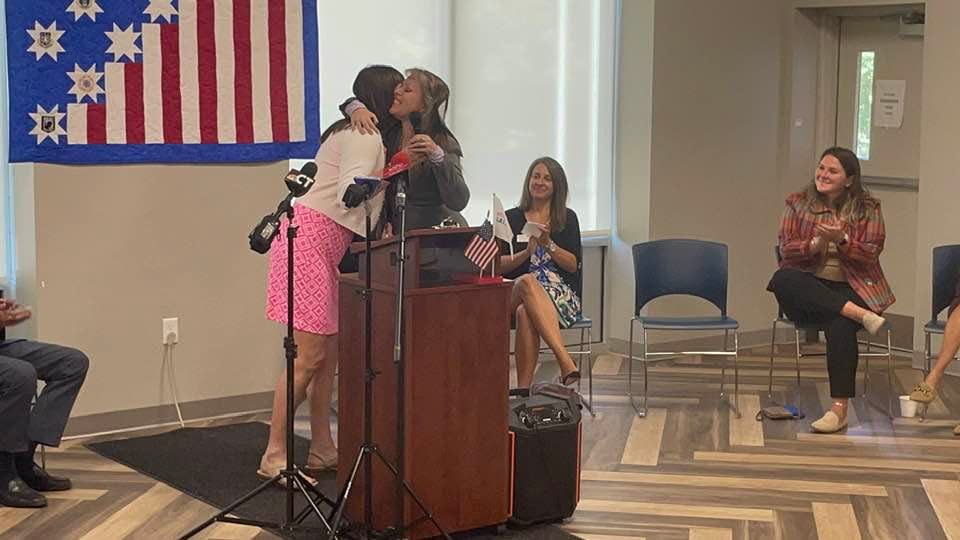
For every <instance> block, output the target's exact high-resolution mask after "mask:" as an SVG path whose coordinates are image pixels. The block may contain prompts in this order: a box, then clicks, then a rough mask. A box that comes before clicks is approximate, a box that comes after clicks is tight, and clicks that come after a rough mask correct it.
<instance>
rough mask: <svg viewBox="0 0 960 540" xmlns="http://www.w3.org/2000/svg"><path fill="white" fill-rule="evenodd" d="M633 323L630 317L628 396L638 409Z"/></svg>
mask: <svg viewBox="0 0 960 540" xmlns="http://www.w3.org/2000/svg"><path fill="white" fill-rule="evenodd" d="M633 323H634V319H630V339H629V340H628V341H627V396H629V397H630V404H631V405H633V408H634V409H636V408H637V405H636V403H634V401H633Z"/></svg>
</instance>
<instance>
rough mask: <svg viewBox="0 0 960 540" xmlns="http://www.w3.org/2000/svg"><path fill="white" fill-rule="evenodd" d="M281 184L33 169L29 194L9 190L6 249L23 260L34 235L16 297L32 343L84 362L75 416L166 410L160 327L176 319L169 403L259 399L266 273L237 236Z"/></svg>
mask: <svg viewBox="0 0 960 540" xmlns="http://www.w3.org/2000/svg"><path fill="white" fill-rule="evenodd" d="M285 171H286V163H272V164H266V165H238V166H196V165H189V166H188V165H182V166H169V165H166V166H164V165H155V166H111V167H107V166H82V167H81V166H53V165H36V166H34V167H33V179H32V186H31V185H30V183H29V182H26V181H24V182H22V184H21V183H20V181H21V178H18V179H17V181H18V185H19V190H18V198H20V200H21V203H23V202H29V198H30V197H31V196H32V198H33V199H34V200H33V205H32V206H27V207H26V214H27V215H25V216H20V217H21V220H20V221H21V222H20V223H19V226H20V229H18V242H19V243H20V244H21V245H22V246H24V247H23V249H24V250H26V251H27V252H29V249H30V246H28V245H26V244H28V242H27V240H28V239H29V236H30V235H31V233H32V232H33V231H35V232H36V245H35V261H33V260H29V259H28V260H24V259H23V255H21V261H20V263H21V268H24V269H29V268H31V266H32V265H33V263H34V262H35V265H36V266H35V268H36V281H35V284H32V283H30V281H31V280H29V279H21V281H20V284H19V285H20V286H21V291H20V293H21V294H22V295H23V296H24V297H27V298H32V302H33V305H34V308H35V321H34V325H35V337H37V338H38V339H41V340H44V341H52V342H56V343H63V344H69V345H72V346H75V347H78V348H80V349H82V350H84V351H85V352H87V354H88V355H89V356H90V358H91V368H90V373H89V376H88V378H87V382H86V384H85V385H84V389H83V392H81V394H80V397H79V400H78V402H77V405H76V407H75V409H74V411H73V414H74V415H75V416H80V415H87V414H94V413H101V412H108V411H118V410H126V409H134V408H141V407H151V406H156V405H159V404H162V403H170V393H169V392H168V390H167V389H166V387H165V386H164V385H163V382H162V379H161V359H162V346H161V322H160V320H161V318H163V317H179V318H180V344H179V345H177V347H176V351H175V362H176V368H177V384H178V387H179V393H180V399H181V401H193V400H202V399H209V398H215V397H224V396H233V395H241V394H251V393H256V392H263V391H268V390H270V389H271V388H272V385H273V383H274V381H275V377H276V376H277V374H278V373H279V372H280V369H281V367H282V366H281V364H282V358H283V352H282V350H281V333H282V332H281V328H280V327H279V326H278V325H275V324H274V323H270V322H268V321H266V320H265V319H264V317H263V309H264V290H265V273H266V262H267V260H266V257H265V256H260V255H257V254H255V253H253V252H252V251H250V250H249V249H248V247H247V239H246V235H247V233H248V232H249V231H250V229H251V228H252V227H253V225H254V224H256V223H257V221H258V220H259V219H260V217H261V216H262V215H264V214H266V213H267V212H268V211H270V210H271V209H272V207H273V206H275V205H276V202H277V201H278V200H279V199H280V198H281V197H282V196H284V195H285V191H286V190H285V188H284V186H283V184H282V182H281V181H280V179H281V178H282V175H283V174H284V172H285ZM31 187H32V189H30V188H31ZM24 191H26V192H25V193H24ZM20 208H24V206H20ZM31 210H33V211H34V217H35V221H34V223H33V224H32V228H33V230H31V224H30V223H29V222H28V218H29V213H30V212H31ZM27 255H29V253H27ZM32 287H35V289H33V290H31V288H32Z"/></svg>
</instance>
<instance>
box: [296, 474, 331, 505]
mask: <svg viewBox="0 0 960 540" xmlns="http://www.w3.org/2000/svg"><path fill="white" fill-rule="evenodd" d="M297 476H299V477H300V481H301V482H302V483H303V487H304V489H307V490H309V491H310V493H313V500H314V501H315V502H317V503H323V504H325V505H327V506H329V507H330V508H334V507H335V506H336V504H337V502H336V501H334V500H332V499H330V498H329V497H327V496H326V495H324V494H323V493H321V492H320V490H318V489H317V486H316V484H314V483H313V482H311V481H310V477H309V476H305V475H304V474H303V473H301V472H300V471H299V470H298V471H297Z"/></svg>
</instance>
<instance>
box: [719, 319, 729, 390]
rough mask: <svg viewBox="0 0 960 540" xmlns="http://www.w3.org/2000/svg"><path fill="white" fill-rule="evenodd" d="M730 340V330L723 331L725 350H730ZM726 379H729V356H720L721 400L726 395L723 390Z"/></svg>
mask: <svg viewBox="0 0 960 540" xmlns="http://www.w3.org/2000/svg"><path fill="white" fill-rule="evenodd" d="M729 340H730V331H729V330H724V331H723V352H727V350H729V349H728V348H729V346H730V345H729ZM726 380H727V357H726V356H721V357H720V399H721V400H722V399H723V396H724V392H723V390H724V382H726Z"/></svg>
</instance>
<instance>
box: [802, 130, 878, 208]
mask: <svg viewBox="0 0 960 540" xmlns="http://www.w3.org/2000/svg"><path fill="white" fill-rule="evenodd" d="M827 156H833V157H835V158H837V161H839V162H840V166H841V167H843V172H844V174H846V175H847V179H849V180H850V185H849V187H845V188H844V190H843V193H841V194H840V196H839V197H837V198H836V200H835V201H833V206H832V207H831V205H830V203H829V201H828V200H827V197H826V196H825V195H823V194H821V193H820V192H819V191H817V183H816V179H815V178H814V179H811V180H810V183H808V184H807V186H806V188H805V189H804V196H805V198H806V202H807V208H808V209H812V208H813V206H814V205H816V204H819V205H821V206H822V207H823V208H830V209H831V210H834V211H836V212H837V214H838V215H839V216H840V218H841V219H843V220H845V221H848V222H854V221H860V220H862V219H864V218H865V217H866V215H867V206H868V205H873V204H875V203H876V199H874V198H873V197H872V196H871V195H870V192H869V191H867V190H866V189H865V188H864V187H863V180H862V179H861V177H860V160H859V159H857V155H856V154H854V153H853V151H852V150H850V149H849V148H843V147H840V146H833V147H830V148H827V149H826V150H824V151H823V153H822V154H820V160H821V161H823V158H825V157H827Z"/></svg>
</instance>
